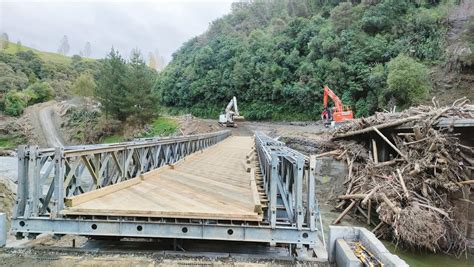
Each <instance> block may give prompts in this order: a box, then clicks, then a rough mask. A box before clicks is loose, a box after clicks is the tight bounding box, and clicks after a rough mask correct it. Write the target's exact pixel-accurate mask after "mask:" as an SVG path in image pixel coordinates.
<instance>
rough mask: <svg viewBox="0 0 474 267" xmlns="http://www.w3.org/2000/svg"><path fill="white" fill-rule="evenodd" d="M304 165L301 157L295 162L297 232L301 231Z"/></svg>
mask: <svg viewBox="0 0 474 267" xmlns="http://www.w3.org/2000/svg"><path fill="white" fill-rule="evenodd" d="M304 163H305V159H304V158H303V157H298V159H297V160H296V166H295V167H296V168H297V169H296V172H294V174H296V177H295V187H296V188H295V189H296V190H295V191H296V192H295V200H296V203H295V204H296V205H295V206H296V227H297V228H298V230H301V229H303V219H304V214H303V174H304Z"/></svg>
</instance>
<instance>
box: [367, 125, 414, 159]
mask: <svg viewBox="0 0 474 267" xmlns="http://www.w3.org/2000/svg"><path fill="white" fill-rule="evenodd" d="M372 128H373V130H374V131H375V132H376V133H377V134H378V135H380V137H382V139H383V140H384V141H385V142H387V144H388V145H389V146H391V147H392V148H393V150H395V151H396V152H397V153H398V154H399V155H400V156H402V157H403V158H404V159H405V160H406V161H408V158H407V156H405V154H403V153H402V152H401V151H400V150H398V148H397V147H396V146H395V145H394V144H393V143H392V142H390V140H388V138H387V137H385V135H383V133H381V132H380V131H379V130H378V129H377V128H375V127H372Z"/></svg>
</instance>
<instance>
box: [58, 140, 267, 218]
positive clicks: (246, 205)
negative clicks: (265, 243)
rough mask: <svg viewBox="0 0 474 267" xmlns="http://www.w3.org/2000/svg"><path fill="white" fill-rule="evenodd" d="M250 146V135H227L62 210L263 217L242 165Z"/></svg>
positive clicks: (131, 213)
mask: <svg viewBox="0 0 474 267" xmlns="http://www.w3.org/2000/svg"><path fill="white" fill-rule="evenodd" d="M252 146H253V139H252V138H251V137H242V136H238V137H237V136H235V137H229V138H227V139H226V140H224V141H222V142H220V143H218V144H216V145H214V146H212V147H209V148H207V149H205V150H203V152H200V151H198V152H196V153H194V154H192V155H190V156H188V157H186V158H184V159H183V160H181V161H180V162H179V163H178V164H174V165H173V167H172V168H170V167H162V168H160V169H159V170H153V171H150V172H148V173H145V174H143V177H142V179H140V178H137V180H138V179H140V182H138V183H131V182H129V184H127V186H124V185H122V186H120V184H118V185H117V186H115V188H114V189H113V190H110V189H109V191H106V190H102V191H104V192H102V193H100V194H98V193H97V192H96V193H93V192H89V193H85V194H82V195H80V196H78V197H76V198H77V200H76V201H73V200H72V201H70V202H71V203H70V207H68V208H66V209H65V210H64V211H63V212H62V213H63V214H65V215H68V214H69V215H109V216H146V217H170V218H190V219H223V220H249V221H261V220H262V215H261V214H259V211H257V210H255V205H256V200H255V184H253V185H252V184H251V182H250V181H249V173H247V172H246V170H245V169H244V168H243V167H242V161H245V160H246V155H247V154H248V153H249V151H250V150H251V149H252ZM104 189H106V188H104ZM104 193H105V194H104ZM260 213H261V212H260Z"/></svg>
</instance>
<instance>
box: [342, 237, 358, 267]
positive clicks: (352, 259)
mask: <svg viewBox="0 0 474 267" xmlns="http://www.w3.org/2000/svg"><path fill="white" fill-rule="evenodd" d="M336 266H338V267H362V262H361V261H360V260H359V259H358V258H357V257H356V255H355V254H354V252H353V251H352V249H351V248H350V247H349V245H348V244H347V242H346V241H345V240H344V239H337V240H336Z"/></svg>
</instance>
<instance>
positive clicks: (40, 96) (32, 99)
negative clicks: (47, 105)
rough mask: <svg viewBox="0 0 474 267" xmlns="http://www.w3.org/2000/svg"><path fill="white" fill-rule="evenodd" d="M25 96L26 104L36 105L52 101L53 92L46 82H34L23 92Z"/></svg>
mask: <svg viewBox="0 0 474 267" xmlns="http://www.w3.org/2000/svg"><path fill="white" fill-rule="evenodd" d="M25 94H27V95H28V96H29V100H28V104H29V105H32V104H36V103H41V102H45V101H48V100H51V99H53V96H54V91H53V88H51V86H50V85H49V84H48V83H46V82H36V83H34V84H32V85H30V86H28V88H26V90H25Z"/></svg>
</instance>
